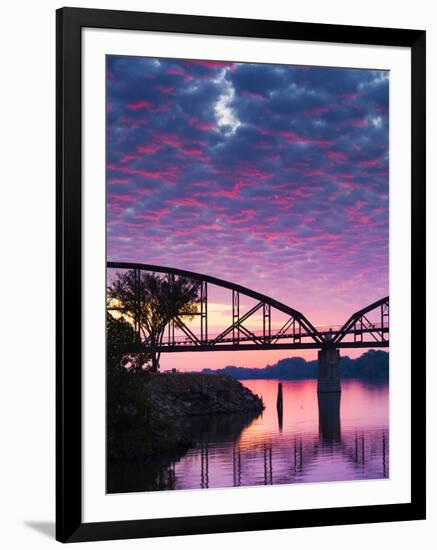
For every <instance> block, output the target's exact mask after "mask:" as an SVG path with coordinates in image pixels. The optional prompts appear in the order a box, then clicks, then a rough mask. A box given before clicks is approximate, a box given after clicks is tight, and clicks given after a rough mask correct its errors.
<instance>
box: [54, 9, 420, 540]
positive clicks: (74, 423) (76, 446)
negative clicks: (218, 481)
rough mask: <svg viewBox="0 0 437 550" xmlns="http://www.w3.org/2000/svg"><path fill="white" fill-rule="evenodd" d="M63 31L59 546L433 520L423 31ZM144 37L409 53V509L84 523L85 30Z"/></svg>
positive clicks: (115, 23) (80, 17)
mask: <svg viewBox="0 0 437 550" xmlns="http://www.w3.org/2000/svg"><path fill="white" fill-rule="evenodd" d="M56 16H57V17H56V25H57V38H56V40H57V43H56V50H57V54H56V55H57V58H56V62H57V81H56V85H57V106H56V109H57V172H56V176H57V229H56V232H57V314H56V327H57V328H56V331H57V332H56V342H57V358H56V359H57V382H56V415H57V422H56V436H57V443H56V486H57V489H56V499H57V504H56V538H57V540H59V541H61V542H77V541H92V540H108V539H127V538H139V537H157V536H173V535H189V534H200V533H220V532H233V531H251V530H266V529H282V528H291V527H310V526H322V525H342V524H352V523H356V524H358V523H374V522H390V521H403V520H418V519H424V518H425V510H426V505H425V482H426V480H425V470H426V467H425V466H426V458H425V448H426V447H425V431H426V430H425V420H426V416H425V382H426V380H425V342H424V336H423V329H422V323H418V322H414V320H417V319H424V318H425V49H426V33H425V31H423V30H406V29H391V28H373V27H372V28H371V27H358V26H345V25H326V24H315V23H294V22H286V21H261V20H249V19H232V18H219V17H204V16H187V15H169V14H161V13H141V12H128V11H109V10H95V9H78V8H62V9H59V10H58V11H57V14H56ZM85 27H88V28H90V27H91V28H104V29H127V30H145V31H157V32H171V33H194V34H207V35H222V36H233V37H255V38H271V39H284V40H303V41H316V42H336V43H345V44H367V45H381V46H396V47H403V48H410V50H411V75H412V85H411V107H412V118H411V138H412V146H411V155H412V164H411V166H412V168H411V181H412V212H411V215H412V224H411V235H412V250H411V255H412V265H411V275H412V288H411V290H412V301H411V312H412V321H413V322H412V334H411V337H412V340H411V341H412V356H411V365H412V369H411V399H412V418H411V421H412V424H411V425H412V434H411V437H412V439H411V450H412V451H411V502H409V503H403V504H386V505H374V506H354V507H343V508H323V509H311V510H294V511H276V512H262V513H244V512H243V513H241V514H226V515H215V516H197V517H181V518H178V517H172V518H164V519H147V518H144V519H141V520H134V521H107V522H101V523H83V522H82V429H81V422H82V413H81V407H82V388H81V384H82V374H81V353H82V286H81V273H82V237H83V235H82V212H81V207H82V206H81V203H82V189H81V166H82V158H81V146H82V143H81V142H82V139H81V131H82V127H81V117H82V110H81V66H82V63H81V56H82V46H81V31H82V29H83V28H85Z"/></svg>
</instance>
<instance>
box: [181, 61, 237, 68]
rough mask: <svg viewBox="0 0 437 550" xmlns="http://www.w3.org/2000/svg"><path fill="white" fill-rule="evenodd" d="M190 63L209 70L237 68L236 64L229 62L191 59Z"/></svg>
mask: <svg viewBox="0 0 437 550" xmlns="http://www.w3.org/2000/svg"><path fill="white" fill-rule="evenodd" d="M188 63H192V64H193V65H200V66H201V67H205V68H207V69H232V68H233V67H234V66H235V63H229V62H227V61H203V60H197V59H190V61H188Z"/></svg>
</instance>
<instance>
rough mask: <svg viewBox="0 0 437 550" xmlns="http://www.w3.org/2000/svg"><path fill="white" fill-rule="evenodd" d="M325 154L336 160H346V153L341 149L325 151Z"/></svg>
mask: <svg viewBox="0 0 437 550" xmlns="http://www.w3.org/2000/svg"><path fill="white" fill-rule="evenodd" d="M326 156H327V157H328V158H330V159H333V160H335V161H337V162H346V161H347V160H348V158H347V155H346V153H343V151H327V152H326Z"/></svg>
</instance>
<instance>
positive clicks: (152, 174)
mask: <svg viewBox="0 0 437 550" xmlns="http://www.w3.org/2000/svg"><path fill="white" fill-rule="evenodd" d="M107 168H108V170H111V171H115V172H121V173H124V174H131V175H133V176H141V177H143V178H146V179H161V180H163V181H164V182H165V181H166V180H167V181H171V182H174V181H176V179H177V177H178V175H179V172H180V170H179V168H178V167H176V166H175V165H170V166H168V167H167V168H165V169H163V170H156V171H154V170H140V169H137V168H129V167H128V166H117V165H115V164H108V166H107Z"/></svg>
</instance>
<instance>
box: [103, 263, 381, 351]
mask: <svg viewBox="0 0 437 550" xmlns="http://www.w3.org/2000/svg"><path fill="white" fill-rule="evenodd" d="M107 267H108V269H111V270H131V271H133V272H134V273H135V277H136V278H137V279H138V280H139V279H140V277H139V274H140V272H141V271H147V272H151V273H159V274H163V275H172V276H177V277H184V278H185V279H188V280H190V281H192V285H193V287H192V291H193V294H194V293H196V295H197V296H198V307H197V312H195V313H191V312H190V313H189V314H188V316H189V317H190V318H196V320H195V323H194V324H193V322H191V323H187V321H186V317H187V316H186V315H185V314H184V312H183V311H182V312H179V313H178V314H176V315H174V316H173V317H172V318H171V319H169V320H168V322H167V323H166V326H165V329H164V330H163V332H162V335H161V337H160V341H159V342H155V343H154V344H153V350H154V351H155V352H158V353H161V352H193V351H230V350H270V349H322V348H326V347H335V348H367V347H387V346H388V344H389V341H388V329H389V325H388V297H386V298H384V299H382V300H379V301H378V302H375V303H374V304H371V305H370V306H368V307H367V308H364V309H362V310H360V311H358V312H356V313H354V314H353V315H352V316H351V317H350V318H349V319H348V321H347V322H346V323H345V324H344V325H343V326H342V327H340V328H338V329H337V330H334V329H329V330H322V329H321V328H317V327H316V326H314V325H313V324H312V323H311V322H310V321H309V320H308V319H307V318H306V317H305V316H304V315H303V314H302V313H301V312H299V311H297V310H295V309H293V308H291V307H289V306H288V305H286V304H283V303H282V302H279V301H277V300H275V299H273V298H271V297H269V296H266V295H264V294H261V293H259V292H256V291H254V290H251V289H249V288H245V287H243V286H240V285H237V284H234V283H231V282H229V281H224V280H222V279H218V278H216V277H211V276H209V275H203V274H200V273H195V272H192V271H186V270H182V269H176V268H169V267H162V266H157V265H149V264H138V263H126V262H108V263H107ZM212 287H213V288H215V289H217V288H218V289H226V290H227V291H230V293H229V300H230V304H229V305H230V308H229V309H230V311H231V315H230V317H229V323H228V324H227V326H225V327H224V328H222V330H220V332H218V333H212V331H211V329H210V325H211V308H210V305H211V302H210V298H209V297H210V289H211V288H212ZM248 300H249V301H251V305H250V307H247V301H248ZM242 302H245V304H246V307H242ZM140 307H141V305H140V304H138V307H137V308H134V309H138V310H139V308H140ZM108 310H109V311H111V310H118V311H119V312H121V313H122V312H123V308H122V307H116V306H114V307H111V306H108ZM375 312H377V314H378V320H377V321H375V319H374V317H375ZM275 316H276V318H278V317H280V318H281V321H280V323H278V321H275V323H273V322H272V319H273V318H274V317H275ZM134 324H135V327H136V330H137V331H138V334H139V329H138V323H137V321H136V320H135V319H134ZM194 325H195V326H194ZM249 325H250V326H249ZM151 346H152V344H151V341H150V337H147V336H146V337H142V338H141V345H140V347H141V349H142V350H144V351H146V350H147V349H150V348H151ZM132 351H138V349H136V350H132Z"/></svg>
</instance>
